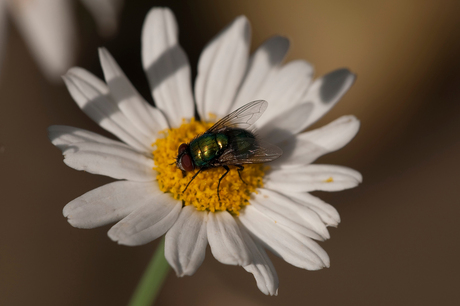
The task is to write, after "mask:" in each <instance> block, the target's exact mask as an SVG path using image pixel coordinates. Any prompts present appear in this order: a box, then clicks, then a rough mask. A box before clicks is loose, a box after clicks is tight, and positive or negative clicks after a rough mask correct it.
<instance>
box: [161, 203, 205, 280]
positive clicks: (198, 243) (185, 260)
mask: <svg viewBox="0 0 460 306" xmlns="http://www.w3.org/2000/svg"><path fill="white" fill-rule="evenodd" d="M207 218H208V212H204V211H197V210H196V208H195V207H194V206H192V205H190V206H185V207H184V208H183V209H182V210H181V213H180V215H179V218H178V219H177V221H176V223H174V225H173V227H171V229H170V230H169V231H168V233H167V234H166V241H165V257H166V259H167V260H168V262H169V264H170V265H171V267H172V268H173V269H174V271H176V274H177V276H184V275H192V274H193V273H195V271H196V270H197V269H198V268H199V267H200V265H201V264H202V263H203V260H204V256H205V253H206V246H207V245H208V239H207V232H206V221H207Z"/></svg>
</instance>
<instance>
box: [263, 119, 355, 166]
mask: <svg viewBox="0 0 460 306" xmlns="http://www.w3.org/2000/svg"><path fill="white" fill-rule="evenodd" d="M359 125H360V124H359V120H358V119H356V117H354V116H343V117H340V118H339V119H337V120H334V121H333V122H331V123H329V124H328V125H325V126H323V127H321V128H319V129H316V130H313V131H310V132H306V133H302V134H298V135H295V136H293V137H291V138H289V139H286V140H284V141H282V142H279V143H277V145H278V146H280V147H281V148H282V149H283V155H282V156H281V157H280V158H278V159H276V160H274V161H273V162H271V163H270V167H283V168H285V167H290V166H300V165H306V164H310V163H312V162H313V161H315V160H316V159H317V158H318V157H320V156H322V155H324V154H326V153H330V152H333V151H336V150H338V149H341V148H342V147H344V146H345V145H346V144H347V143H348V142H349V141H350V140H352V139H353V137H355V135H356V133H357V132H358V130H359Z"/></svg>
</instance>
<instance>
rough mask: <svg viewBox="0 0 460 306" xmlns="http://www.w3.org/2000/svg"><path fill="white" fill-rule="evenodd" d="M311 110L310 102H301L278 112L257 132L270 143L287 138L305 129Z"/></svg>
mask: <svg viewBox="0 0 460 306" xmlns="http://www.w3.org/2000/svg"><path fill="white" fill-rule="evenodd" d="M269 108H270V106H269ZM312 110H313V104H312V103H303V104H299V105H296V106H294V107H292V108H290V109H288V110H286V111H284V112H283V113H281V114H280V113H279V112H278V114H279V115H278V116H276V117H275V118H273V119H272V120H271V121H270V122H268V123H266V124H265V125H264V126H263V127H262V128H261V129H260V130H258V134H259V135H260V137H262V138H264V139H266V140H267V141H269V142H271V143H279V142H281V141H284V140H285V139H289V138H291V137H293V135H295V134H297V133H299V132H301V131H302V130H304V129H305V122H306V121H307V120H308V117H309V116H310V115H311V113H312ZM264 115H265V114H264ZM262 117H263V116H262Z"/></svg>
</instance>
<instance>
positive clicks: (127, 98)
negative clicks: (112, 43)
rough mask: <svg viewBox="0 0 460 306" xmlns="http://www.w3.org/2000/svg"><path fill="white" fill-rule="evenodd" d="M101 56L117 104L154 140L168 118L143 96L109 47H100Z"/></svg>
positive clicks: (139, 128)
mask: <svg viewBox="0 0 460 306" xmlns="http://www.w3.org/2000/svg"><path fill="white" fill-rule="evenodd" d="M99 58H100V60H101V65H102V69H103V71H104V76H105V80H106V82H107V85H108V86H109V88H110V93H111V95H112V97H113V99H114V101H115V103H116V105H117V106H118V107H119V109H120V110H121V111H122V112H123V114H124V115H125V116H126V118H128V119H129V121H130V122H131V123H132V125H134V126H135V127H136V128H137V129H138V130H139V131H140V132H142V133H143V134H144V135H145V136H146V137H148V138H149V139H150V141H151V142H153V141H154V140H155V139H156V138H157V137H158V133H159V132H160V131H161V130H164V129H167V128H168V122H167V121H166V118H165V117H164V115H163V114H162V113H161V111H160V110H158V109H156V108H155V107H152V106H151V105H150V104H148V103H147V102H146V101H145V100H144V98H142V96H141V95H140V94H139V93H138V92H137V90H136V89H135V88H134V86H133V85H132V84H131V82H130V81H129V80H128V78H127V77H126V75H125V74H124V73H123V71H122V70H121V69H120V66H118V64H117V62H116V61H115V59H114V58H113V57H112V55H111V54H110V53H109V51H108V50H107V49H105V48H99Z"/></svg>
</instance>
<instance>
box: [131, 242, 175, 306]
mask: <svg viewBox="0 0 460 306" xmlns="http://www.w3.org/2000/svg"><path fill="white" fill-rule="evenodd" d="M168 271H169V264H168V262H167V261H166V258H165V238H164V237H163V239H161V242H160V244H159V245H158V247H157V249H156V251H155V253H154V254H153V257H152V259H151V260H150V263H149V265H148V266H147V269H146V270H145V272H144V275H143V276H142V279H141V280H140V282H139V284H138V285H137V288H136V291H134V294H133V296H132V297H131V300H130V301H129V306H150V305H153V302H155V299H156V297H157V295H158V293H160V289H161V286H162V285H163V282H164V281H165V279H166V276H167V275H168Z"/></svg>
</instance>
